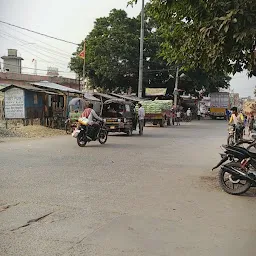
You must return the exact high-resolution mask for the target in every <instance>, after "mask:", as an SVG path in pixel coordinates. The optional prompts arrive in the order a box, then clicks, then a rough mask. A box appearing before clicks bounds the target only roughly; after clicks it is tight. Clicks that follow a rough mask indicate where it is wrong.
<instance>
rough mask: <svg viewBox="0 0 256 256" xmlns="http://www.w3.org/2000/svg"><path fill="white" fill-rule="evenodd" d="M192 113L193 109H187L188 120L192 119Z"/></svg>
mask: <svg viewBox="0 0 256 256" xmlns="http://www.w3.org/2000/svg"><path fill="white" fill-rule="evenodd" d="M191 114H192V112H191V109H190V108H188V110H187V119H188V121H191Z"/></svg>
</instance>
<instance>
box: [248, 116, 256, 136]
mask: <svg viewBox="0 0 256 256" xmlns="http://www.w3.org/2000/svg"><path fill="white" fill-rule="evenodd" d="M254 123H255V119H254V115H253V114H251V117H250V118H249V123H248V124H249V125H248V128H249V135H250V134H251V132H252V130H253V127H254Z"/></svg>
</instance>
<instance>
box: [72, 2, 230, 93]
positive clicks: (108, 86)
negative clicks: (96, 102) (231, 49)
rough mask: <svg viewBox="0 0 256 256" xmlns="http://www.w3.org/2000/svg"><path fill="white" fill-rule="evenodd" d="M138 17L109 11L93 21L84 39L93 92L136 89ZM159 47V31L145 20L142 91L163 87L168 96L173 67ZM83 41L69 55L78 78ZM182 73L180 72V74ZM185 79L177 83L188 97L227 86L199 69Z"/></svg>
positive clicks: (217, 76) (221, 77)
mask: <svg viewBox="0 0 256 256" xmlns="http://www.w3.org/2000/svg"><path fill="white" fill-rule="evenodd" d="M139 36H140V17H137V18H129V17H127V14H126V12H125V11H123V10H115V9H114V10H112V11H111V12H110V14H109V16H108V17H103V18H99V19H97V20H96V22H95V25H94V28H93V30H92V31H91V32H90V33H89V35H88V36H87V37H86V60H85V72H86V77H87V78H89V81H90V85H91V86H92V87H93V88H98V89H99V88H100V89H102V90H109V91H113V90H123V91H127V90H128V89H129V88H130V87H131V88H132V90H133V91H134V92H136V91H137V86H138V68H139V67H138V66H139ZM162 43H163V39H162V37H161V29H159V26H158V24H157V22H156V20H155V19H154V18H152V17H150V16H148V6H147V7H146V17H145V40H144V75H143V88H145V87H166V88H167V89H168V93H170V94H172V93H173V89H174V82H175V79H174V78H173V76H175V70H176V65H174V63H172V62H170V63H169V64H168V63H167V60H164V59H163V57H161V56H160V48H161V47H160V46H161V44H162ZM83 45H84V41H83V42H81V44H80V45H79V47H78V48H77V51H76V52H75V53H74V54H73V57H72V58H71V62H70V68H71V70H73V71H75V72H76V73H77V74H79V75H80V76H82V74H83V60H82V59H80V58H78V57H77V56H78V54H79V53H80V52H81V51H82V50H83ZM181 72H184V71H181ZM186 75H187V78H186V79H185V80H181V81H180V88H182V89H184V90H186V91H187V92H189V93H193V94H194V93H195V92H196V91H197V90H200V89H202V88H205V89H206V90H207V92H209V91H216V90H218V88H220V87H227V86H228V81H229V80H228V79H227V77H225V75H224V73H223V72H219V73H218V74H215V75H210V74H208V73H207V72H203V71H202V70H201V69H196V70H194V71H192V70H189V71H187V72H186Z"/></svg>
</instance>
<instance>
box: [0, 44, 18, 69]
mask: <svg viewBox="0 0 256 256" xmlns="http://www.w3.org/2000/svg"><path fill="white" fill-rule="evenodd" d="M1 58H2V59H3V61H4V63H3V70H4V72H9V73H16V74H21V67H22V66H21V62H22V60H23V58H21V57H18V55H17V50H16V49H8V55H7V56H2V57H1Z"/></svg>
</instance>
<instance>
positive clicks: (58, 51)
mask: <svg viewBox="0 0 256 256" xmlns="http://www.w3.org/2000/svg"><path fill="white" fill-rule="evenodd" d="M2 25H4V26H5V24H2ZM8 28H10V29H11V30H12V31H14V32H18V33H19V34H21V35H24V36H26V37H29V38H31V39H33V40H36V41H37V42H41V43H42V44H45V45H48V46H50V47H51V48H54V49H56V50H57V51H56V50H52V49H51V51H53V52H56V53H59V54H63V52H64V50H62V49H60V48H57V47H55V46H53V45H50V44H48V43H46V42H43V41H41V40H39V39H37V38H35V37H32V36H29V35H27V34H25V33H22V32H21V31H19V30H16V29H14V28H12V27H8ZM41 47H43V46H41ZM43 48H45V49H49V48H46V47H43ZM66 54H67V55H69V56H70V54H69V53H66Z"/></svg>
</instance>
